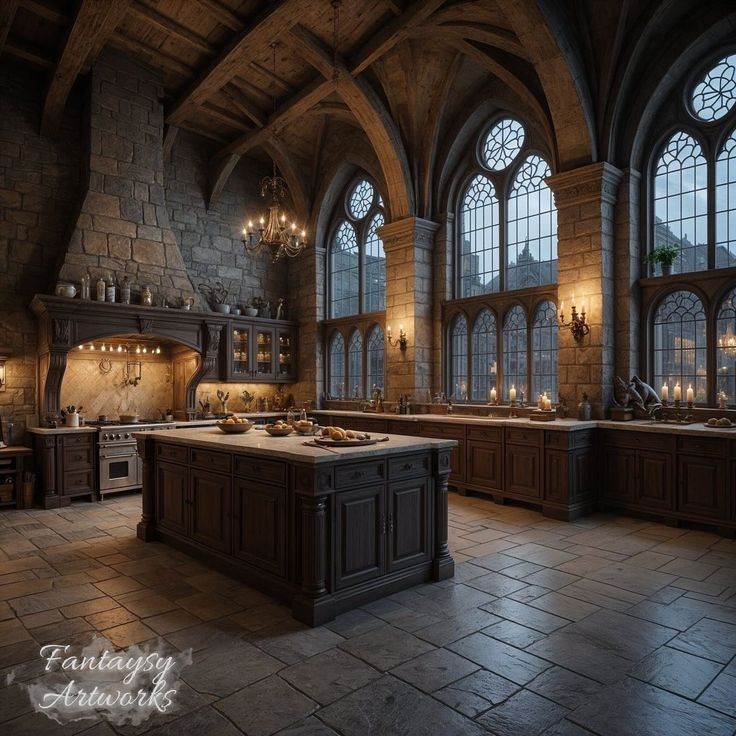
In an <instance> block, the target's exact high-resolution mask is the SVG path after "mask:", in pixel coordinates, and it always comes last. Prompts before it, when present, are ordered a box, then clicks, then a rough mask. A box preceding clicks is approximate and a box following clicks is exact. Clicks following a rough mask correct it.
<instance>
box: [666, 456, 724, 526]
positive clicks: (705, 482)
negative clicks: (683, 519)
mask: <svg viewBox="0 0 736 736" xmlns="http://www.w3.org/2000/svg"><path fill="white" fill-rule="evenodd" d="M677 460H678V462H677V470H678V475H679V479H680V480H679V488H678V493H677V509H678V511H681V512H684V513H687V514H692V515H693V516H696V517H699V518H706V519H715V520H723V519H727V518H728V513H729V508H728V502H729V498H728V488H729V486H728V483H727V478H728V462H727V460H726V458H724V457H709V456H708V455H688V454H681V455H679V456H678V459H677Z"/></svg>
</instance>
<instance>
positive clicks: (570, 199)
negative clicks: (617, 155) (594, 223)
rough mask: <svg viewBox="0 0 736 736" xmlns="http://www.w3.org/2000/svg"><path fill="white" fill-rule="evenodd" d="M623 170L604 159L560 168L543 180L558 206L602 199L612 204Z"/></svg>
mask: <svg viewBox="0 0 736 736" xmlns="http://www.w3.org/2000/svg"><path fill="white" fill-rule="evenodd" d="M622 176H623V171H621V169H618V168H616V167H615V166H613V164H609V163H608V162H607V161H600V162H598V163H595V164H588V165H587V166H581V167H579V168H577V169H572V170H571V171H563V172H562V173H560V174H555V175H554V176H548V177H547V179H546V180H545V181H546V183H547V186H548V187H549V188H550V189H551V190H552V192H553V193H554V195H555V205H556V206H557V208H558V209H559V208H563V207H575V206H577V205H580V204H586V203H588V202H597V201H601V202H603V203H605V204H614V203H615V201H616V193H617V191H618V185H619V182H620V181H621V177H622Z"/></svg>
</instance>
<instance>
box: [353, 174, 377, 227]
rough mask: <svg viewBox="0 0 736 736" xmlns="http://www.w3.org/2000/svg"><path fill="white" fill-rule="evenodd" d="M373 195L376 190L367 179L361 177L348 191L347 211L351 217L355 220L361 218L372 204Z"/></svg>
mask: <svg viewBox="0 0 736 736" xmlns="http://www.w3.org/2000/svg"><path fill="white" fill-rule="evenodd" d="M375 196H376V191H375V189H374V188H373V185H372V184H371V183H370V182H369V181H366V180H365V179H361V180H360V181H359V182H358V183H357V184H356V185H355V188H354V189H353V191H352V192H351V193H350V199H349V200H348V211H349V212H350V214H351V215H352V217H354V218H355V219H356V220H362V219H363V218H364V217H365V216H366V215H367V214H368V212H369V210H370V208H371V207H372V206H373V199H374V198H375Z"/></svg>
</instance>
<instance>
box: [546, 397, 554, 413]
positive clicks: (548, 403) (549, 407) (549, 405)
mask: <svg viewBox="0 0 736 736" xmlns="http://www.w3.org/2000/svg"><path fill="white" fill-rule="evenodd" d="M544 410H545V411H552V399H548V398H546V397H545V399H544Z"/></svg>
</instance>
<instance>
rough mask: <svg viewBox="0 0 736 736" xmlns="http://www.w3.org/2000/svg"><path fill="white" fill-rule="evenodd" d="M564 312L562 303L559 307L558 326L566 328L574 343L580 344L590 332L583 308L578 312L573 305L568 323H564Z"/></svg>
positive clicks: (563, 303)
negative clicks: (570, 333)
mask: <svg viewBox="0 0 736 736" xmlns="http://www.w3.org/2000/svg"><path fill="white" fill-rule="evenodd" d="M573 299H574V297H573ZM564 310H565V302H562V304H561V305H560V326H561V327H567V328H568V329H569V330H570V332H572V336H573V339H574V340H575V342H580V341H581V340H582V339H583V338H584V337H585V336H586V335H587V334H588V333H589V332H590V325H589V324H588V323H587V322H586V321H585V307H583V308H582V309H581V310H580V312H578V311H577V310H576V309H575V305H574V304H573V305H572V313H571V315H570V321H569V322H566V321H565V314H564Z"/></svg>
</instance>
